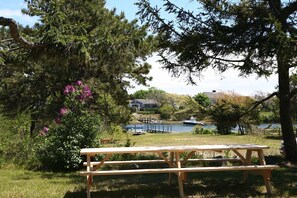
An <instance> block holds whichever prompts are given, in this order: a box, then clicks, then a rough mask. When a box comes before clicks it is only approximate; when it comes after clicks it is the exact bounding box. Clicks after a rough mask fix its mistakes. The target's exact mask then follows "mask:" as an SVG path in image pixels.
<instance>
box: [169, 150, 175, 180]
mask: <svg viewBox="0 0 297 198" xmlns="http://www.w3.org/2000/svg"><path fill="white" fill-rule="evenodd" d="M173 158H174V155H173V152H170V163H171V164H173ZM171 183H172V173H168V185H169V186H170V185H171Z"/></svg>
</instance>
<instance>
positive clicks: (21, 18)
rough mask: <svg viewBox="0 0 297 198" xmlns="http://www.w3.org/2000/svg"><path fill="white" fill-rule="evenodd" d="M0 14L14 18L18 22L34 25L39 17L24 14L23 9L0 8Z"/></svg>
mask: <svg viewBox="0 0 297 198" xmlns="http://www.w3.org/2000/svg"><path fill="white" fill-rule="evenodd" d="M0 16H3V17H7V18H12V19H14V20H15V21H16V22H17V23H20V24H22V25H33V24H34V23H35V22H36V21H37V20H38V17H30V16H28V15H25V14H22V12H21V9H18V10H12V9H0Z"/></svg>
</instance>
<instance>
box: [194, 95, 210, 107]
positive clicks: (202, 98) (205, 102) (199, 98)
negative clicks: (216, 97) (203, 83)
mask: <svg viewBox="0 0 297 198" xmlns="http://www.w3.org/2000/svg"><path fill="white" fill-rule="evenodd" d="M193 99H194V100H195V101H196V102H198V104H199V105H201V106H202V107H204V108H207V107H209V106H210V104H211V100H210V99H209V97H208V96H207V95H205V94H204V93H198V94H196V95H195V96H193Z"/></svg>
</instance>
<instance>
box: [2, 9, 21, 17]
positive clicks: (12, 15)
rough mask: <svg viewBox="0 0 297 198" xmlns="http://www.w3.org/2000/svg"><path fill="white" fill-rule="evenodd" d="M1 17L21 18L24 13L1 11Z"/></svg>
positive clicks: (8, 10)
mask: <svg viewBox="0 0 297 198" xmlns="http://www.w3.org/2000/svg"><path fill="white" fill-rule="evenodd" d="M0 16H3V17H10V18H12V17H21V16H22V12H21V11H20V10H10V9H0Z"/></svg>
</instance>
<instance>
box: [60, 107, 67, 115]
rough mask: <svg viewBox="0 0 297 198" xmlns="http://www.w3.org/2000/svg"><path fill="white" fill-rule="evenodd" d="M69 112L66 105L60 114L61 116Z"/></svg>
mask: <svg viewBox="0 0 297 198" xmlns="http://www.w3.org/2000/svg"><path fill="white" fill-rule="evenodd" d="M67 113H68V109H67V108H66V107H63V108H61V109H60V115H61V116H64V115H66V114H67Z"/></svg>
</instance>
